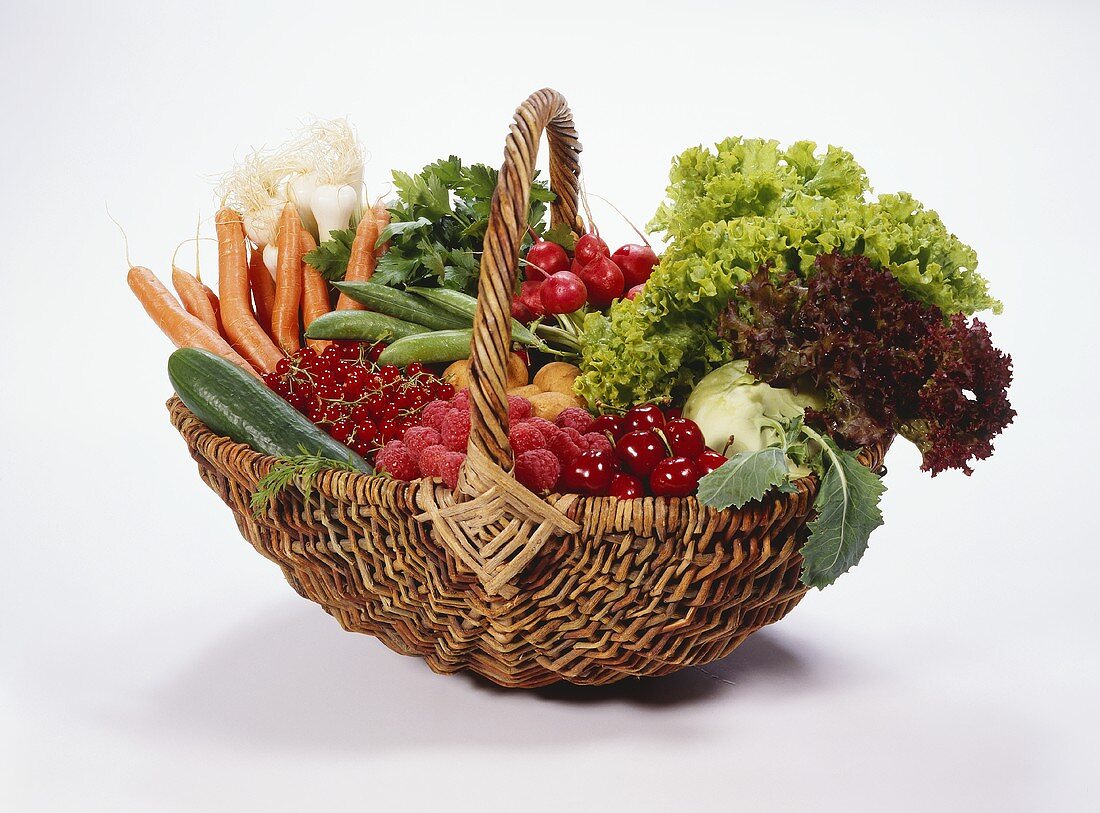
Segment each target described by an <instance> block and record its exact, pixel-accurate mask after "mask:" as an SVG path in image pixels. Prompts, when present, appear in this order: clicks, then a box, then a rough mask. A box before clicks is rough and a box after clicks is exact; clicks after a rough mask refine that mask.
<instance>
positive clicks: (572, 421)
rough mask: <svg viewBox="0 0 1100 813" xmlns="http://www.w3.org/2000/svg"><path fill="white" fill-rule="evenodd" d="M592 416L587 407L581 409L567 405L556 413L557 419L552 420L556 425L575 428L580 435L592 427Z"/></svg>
mask: <svg viewBox="0 0 1100 813" xmlns="http://www.w3.org/2000/svg"><path fill="white" fill-rule="evenodd" d="M593 420H594V418H593V417H592V416H591V415H589V414H588V410H587V409H581V408H580V407H568V408H567V409H563V410H562V411H561V413H560V414H559V415H558V419H557V420H556V421H554V423H556V424H557V425H558V426H560V427H562V428H565V427H569V428H572V429H576V430H577V431H578V432H580V433H581V434H582V435H583V434H584V433H585V432H587V431H588V430H589V429H591V428H592V421H593Z"/></svg>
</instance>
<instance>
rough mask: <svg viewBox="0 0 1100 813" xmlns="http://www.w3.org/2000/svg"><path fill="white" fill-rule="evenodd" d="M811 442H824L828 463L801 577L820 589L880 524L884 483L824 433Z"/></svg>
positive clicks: (852, 561) (857, 555)
mask: <svg viewBox="0 0 1100 813" xmlns="http://www.w3.org/2000/svg"><path fill="white" fill-rule="evenodd" d="M815 434H816V433H815ZM815 440H818V441H819V442H821V443H823V447H824V448H823V456H824V459H826V460H827V461H828V463H827V467H826V470H825V476H824V478H823V479H822V481H821V488H820V489H819V490H818V492H817V499H816V500H815V501H814V509H815V510H816V511H817V518H816V519H814V520H813V521H812V522H811V523H810V524H809V529H810V538H809V540H807V542H806V544H805V545H803V547H802V558H803V559H804V560H805V561H804V564H803V568H802V576H801V579H802V582H803V583H804V584H808V585H810V586H811V587H817V588H818V589H821V588H823V587H827V586H828V585H830V584H832V583H833V582H835V581H836V580H837V578H838V577H839V576H840V575H841V574H842V573H845V572H847V571H848V570H849V569H850V568H852V567H854V566H855V565H856V564H858V563H859V560H860V559H861V558H862V557H863V553H864V551H866V550H867V539H868V538H869V537H870V536H871V532H872V531H873V530H875V528H877V527H878V526H879V525H881V524H882V511H881V510H879V500H880V499H881V497H882V494H883V492H884V491H886V486H884V485H883V484H882V480H880V479H879V478H878V477H877V476H876V475H875V474H874V473H873V472H872V471H871V470H870V469H868V468H867V467H866V466H864V465H862V464H861V463H860V462H859V461H858V460H857V459H856V456H855V454H854V453H853V452H847V451H844V450H843V449H841V448H840V447H839V446H837V445H836V444H835V443H834V442H833V441H832V440H831V439H829V438H828V437H823V436H820V435H818V436H817V437H815ZM716 473H717V472H716Z"/></svg>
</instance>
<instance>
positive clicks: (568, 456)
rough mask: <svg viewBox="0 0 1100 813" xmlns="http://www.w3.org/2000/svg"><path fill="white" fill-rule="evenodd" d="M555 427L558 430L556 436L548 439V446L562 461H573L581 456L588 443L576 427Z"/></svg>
mask: <svg viewBox="0 0 1100 813" xmlns="http://www.w3.org/2000/svg"><path fill="white" fill-rule="evenodd" d="M554 429H555V430H556V431H555V434H554V437H552V438H550V439H549V440H547V442H546V446H547V448H549V449H550V451H552V452H553V453H554V455H555V456H556V457H557V458H558V460H560V461H561V462H562V463H570V462H572V461H573V460H575V459H576V458H577V457H579V456H580V454H581V452H583V451H585V448H586V447H587V445H588V443H587V441H585V439H584V438H583V437H581V433H580V432H578V431H577V430H576V429H559V428H558V427H554ZM570 433H572V434H570ZM581 444H584V445H583V446H582V445H581Z"/></svg>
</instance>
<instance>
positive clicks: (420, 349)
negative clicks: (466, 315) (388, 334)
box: [378, 330, 474, 367]
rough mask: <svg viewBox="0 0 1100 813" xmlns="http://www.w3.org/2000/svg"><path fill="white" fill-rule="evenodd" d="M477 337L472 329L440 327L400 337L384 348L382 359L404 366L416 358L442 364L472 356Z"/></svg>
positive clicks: (379, 358) (383, 361)
mask: <svg viewBox="0 0 1100 813" xmlns="http://www.w3.org/2000/svg"><path fill="white" fill-rule="evenodd" d="M473 337H474V332H473V331H472V330H437V331H435V332H434V333H423V334H421V335H419V336H409V337H407V338H404V339H398V340H397V341H396V342H394V343H393V344H391V345H390V346H389V347H387V348H386V349H385V350H383V351H382V355H380V356H379V357H378V363H379V364H396V365H397V366H398V367H404V366H405V365H406V364H411V363H412V362H414V361H419V362H420V363H421V364H439V363H442V362H446V361H458V360H459V359H468V358H469V357H470V352H471V350H470V345H471V343H472V342H473Z"/></svg>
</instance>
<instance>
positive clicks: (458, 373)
mask: <svg viewBox="0 0 1100 813" xmlns="http://www.w3.org/2000/svg"><path fill="white" fill-rule="evenodd" d="M443 380H444V381H450V382H451V383H452V384H454V388H455V389H456V390H462V389H466V387H468V386H470V360H469V359H459V360H458V361H456V362H454V363H452V364H451V366H450V367H448V368H447V369H446V370H444V371H443Z"/></svg>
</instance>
